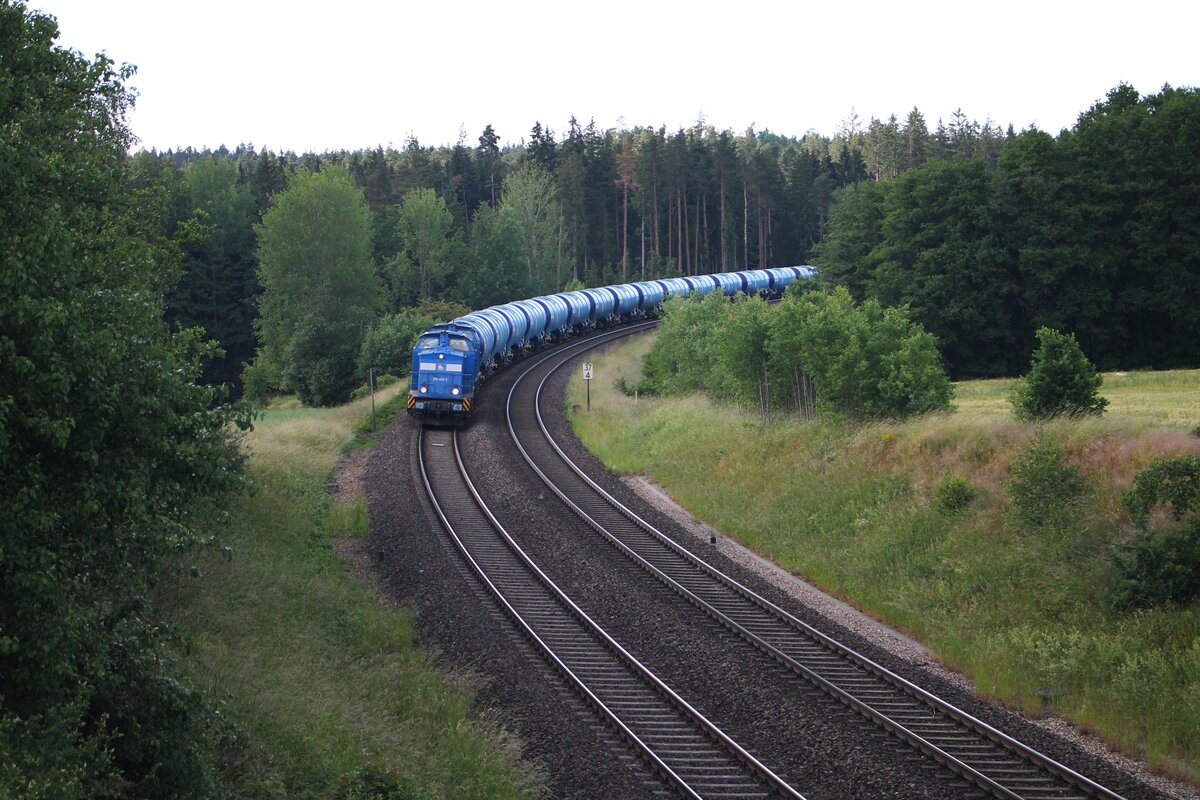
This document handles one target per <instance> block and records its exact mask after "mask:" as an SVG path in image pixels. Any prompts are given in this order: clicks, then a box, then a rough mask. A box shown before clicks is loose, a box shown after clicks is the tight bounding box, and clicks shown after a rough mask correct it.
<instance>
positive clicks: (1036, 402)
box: [1011, 328, 1108, 420]
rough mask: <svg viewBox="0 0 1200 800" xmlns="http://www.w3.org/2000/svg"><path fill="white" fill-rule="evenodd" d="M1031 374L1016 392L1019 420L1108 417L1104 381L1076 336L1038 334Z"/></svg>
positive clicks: (1014, 401) (1015, 409) (1013, 399)
mask: <svg viewBox="0 0 1200 800" xmlns="http://www.w3.org/2000/svg"><path fill="white" fill-rule="evenodd" d="M1037 338H1038V347H1037V349H1036V350H1034V352H1033V361H1032V363H1031V364H1030V367H1029V374H1028V375H1026V376H1025V377H1024V378H1023V379H1022V380H1020V381H1018V382H1017V384H1016V386H1015V387H1014V388H1013V392H1012V397H1011V402H1012V406H1013V412H1014V413H1015V414H1016V416H1017V418H1018V419H1026V420H1029V419H1050V418H1053V417H1057V416H1067V417H1080V416H1088V415H1099V414H1103V413H1104V409H1105V408H1106V407H1107V406H1108V400H1106V399H1105V398H1103V397H1101V396H1100V394H1099V392H1100V385H1101V384H1102V383H1103V382H1104V377H1103V376H1102V375H1100V374H1099V373H1098V372H1096V368H1095V367H1094V366H1093V365H1092V362H1090V361H1088V359H1087V356H1085V355H1084V354H1083V350H1081V349H1080V347H1079V343H1078V342H1076V341H1075V335H1074V334H1070V335H1064V334H1061V333H1059V332H1058V331H1052V330H1050V329H1049V328H1040V329H1039V330H1038V332H1037Z"/></svg>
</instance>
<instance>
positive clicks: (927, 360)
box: [767, 287, 952, 418]
mask: <svg viewBox="0 0 1200 800" xmlns="http://www.w3.org/2000/svg"><path fill="white" fill-rule="evenodd" d="M767 348H768V350H769V352H770V365H771V370H772V372H773V373H774V374H775V375H776V379H775V380H776V383H778V384H780V385H788V384H789V383H790V382H791V380H792V379H793V377H794V376H796V375H799V374H800V373H801V372H804V373H807V374H808V375H809V376H810V377H811V379H812V382H813V384H814V385H815V388H816V393H817V398H818V401H819V403H820V405H821V406H823V407H824V408H826V409H830V410H833V411H837V412H840V413H844V414H848V415H850V416H852V417H858V418H889V417H905V416H909V415H913V414H924V413H927V412H930V411H947V410H949V408H950V398H951V395H952V388H951V386H950V379H949V378H948V377H947V376H946V371H945V369H944V368H943V367H942V363H941V356H940V355H939V354H938V349H937V341H936V339H935V338H934V337H933V335H932V334H930V333H928V332H926V331H925V330H924V329H923V328H922V327H921V326H920V325H919V324H918V323H916V322H913V321H912V320H910V319H909V318H908V312H907V311H906V310H904V309H900V308H884V307H883V306H881V305H880V304H879V303H878V302H876V301H874V300H867V301H866V302H864V303H863V304H862V305H860V306H859V305H855V303H854V300H853V298H851V297H850V294H849V292H847V291H846V289H845V288H842V287H839V288H838V289H836V290H834V291H833V292H830V293H828V294H826V293H821V292H804V291H801V290H800V289H797V290H796V291H793V290H791V289H790V288H789V290H788V294H787V295H786V296H785V297H784V300H783V302H782V303H780V304H779V305H778V306H776V307H775V308H774V309H772V318H771V322H770V333H769V337H768V341H767Z"/></svg>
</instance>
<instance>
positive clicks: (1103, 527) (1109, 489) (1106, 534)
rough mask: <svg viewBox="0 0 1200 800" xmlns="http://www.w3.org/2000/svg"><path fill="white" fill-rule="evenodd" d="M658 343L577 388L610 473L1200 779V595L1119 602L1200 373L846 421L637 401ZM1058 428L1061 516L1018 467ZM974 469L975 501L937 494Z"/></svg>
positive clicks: (979, 397) (1198, 410)
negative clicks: (1158, 470)
mask: <svg viewBox="0 0 1200 800" xmlns="http://www.w3.org/2000/svg"><path fill="white" fill-rule="evenodd" d="M650 341H651V339H650V337H641V338H639V339H638V340H636V341H633V342H631V343H629V344H626V345H622V346H620V347H618V348H615V349H613V350H610V351H608V352H606V353H604V354H601V355H598V356H597V357H595V358H593V359H592V361H593V362H594V365H595V376H596V377H595V379H594V380H593V381H592V386H591V411H590V412H586V411H584V410H582V405H583V391H584V390H583V386H582V380H580V378H579V376H578V375H576V376H575V378H573V379H572V383H571V386H570V388H569V394H568V398H567V401H566V403H567V408H568V409H569V410H570V411H571V414H572V418H573V422H574V425H575V429H576V432H577V433H578V434H579V436H580V437H581V438H582V440H583V441H584V443H585V444H586V445H587V446H588V447H589V448H590V449H591V450H592V451H593V452H594V453H596V454H597V455H598V456H599V457H600V458H601V459H602V460H603V461H604V462H605V463H606V464H607V465H608V466H609V467H610V468H611V469H612V470H613V471H615V472H617V473H619V474H644V475H647V476H649V477H650V478H652V479H653V480H654V481H656V482H658V483H659V484H661V485H662V486H663V487H664V489H665V490H666V491H667V492H668V493H669V494H670V495H671V496H672V497H673V498H674V499H675V500H676V501H677V502H678V503H680V504H681V505H682V506H684V507H685V508H687V509H688V510H689V512H690V513H692V514H693V515H694V516H695V517H696V518H697V519H700V520H703V521H704V522H707V523H709V524H710V525H713V526H714V527H716V528H717V529H719V530H720V531H721V532H722V533H723V534H725V535H727V536H730V537H732V538H735V539H737V540H738V541H740V542H742V543H743V544H745V545H747V546H748V547H750V548H752V549H754V550H756V551H758V552H759V553H761V554H763V555H765V556H767V557H769V558H771V559H773V560H774V561H775V562H777V563H778V564H780V565H781V566H783V567H785V568H786V569H788V570H790V571H792V572H794V573H795V574H797V575H801V576H803V577H805V578H806V579H808V580H810V581H812V582H814V583H816V584H818V585H819V586H821V587H823V588H824V589H825V590H826V591H828V592H830V593H832V594H834V595H836V596H839V597H841V598H843V599H846V600H848V601H850V602H851V603H853V604H854V605H856V606H857V607H859V608H861V609H863V610H864V611H866V612H867V613H869V614H871V615H872V616H874V617H876V618H878V619H881V620H884V621H886V622H888V623H889V624H891V625H893V626H895V627H897V628H899V629H901V630H903V631H905V632H907V633H908V634H910V635H912V636H913V637H915V638H917V639H919V640H920V641H922V642H924V643H925V645H926V646H927V647H928V648H929V650H930V652H931V653H932V654H933V656H934V657H935V658H937V659H938V660H939V661H941V662H942V663H944V664H946V665H947V666H949V667H951V668H953V669H955V670H958V671H960V672H961V673H963V674H964V675H966V676H967V677H968V678H969V679H970V680H971V681H972V682H973V683H974V685H975V687H976V690H977V691H978V692H979V694H981V695H982V696H984V697H987V698H992V699H995V700H999V701H1002V702H1004V703H1007V704H1009V705H1011V706H1013V707H1015V708H1018V709H1020V710H1022V711H1024V712H1026V713H1028V714H1031V715H1043V714H1057V715H1060V716H1062V717H1064V718H1066V719H1068V720H1071V721H1072V722H1073V723H1075V724H1076V725H1077V726H1079V727H1080V728H1083V729H1089V730H1093V731H1095V732H1097V733H1098V734H1099V735H1101V736H1102V737H1103V738H1105V739H1106V740H1107V741H1109V742H1111V743H1112V744H1114V745H1115V746H1117V747H1119V748H1121V749H1123V750H1125V751H1126V752H1129V753H1132V754H1140V755H1144V756H1145V757H1146V758H1147V759H1148V760H1149V762H1150V764H1151V765H1152V767H1154V768H1158V769H1161V770H1164V771H1166V772H1169V773H1171V774H1174V775H1176V776H1178V777H1183V778H1185V779H1189V780H1191V781H1193V782H1200V602H1193V603H1192V604H1190V605H1188V606H1185V607H1178V606H1170V607H1161V608H1154V609H1149V610H1141V611H1136V612H1132V613H1128V612H1127V613H1118V612H1115V611H1112V610H1111V609H1110V608H1109V607H1108V605H1107V603H1106V597H1108V596H1109V592H1110V589H1111V586H1112V583H1113V576H1114V565H1113V562H1112V558H1111V554H1112V552H1113V549H1114V547H1116V546H1117V544H1118V543H1119V542H1123V541H1126V540H1127V539H1128V538H1130V537H1131V536H1132V533H1133V526H1132V524H1131V522H1130V520H1129V518H1128V516H1127V514H1126V513H1125V511H1124V510H1123V508H1122V507H1121V498H1122V496H1123V495H1124V493H1125V492H1126V491H1127V490H1128V489H1129V488H1130V486H1131V485H1132V481H1133V477H1134V475H1136V474H1137V473H1138V472H1139V471H1141V470H1142V469H1144V468H1145V467H1146V466H1148V465H1149V463H1150V461H1151V459H1153V458H1156V457H1164V456H1174V455H1180V454H1185V453H1200V437H1198V436H1197V435H1196V433H1195V430H1196V429H1197V427H1198V425H1200V371H1174V372H1159V373H1141V372H1129V373H1110V374H1106V375H1105V376H1104V378H1105V380H1104V385H1103V387H1102V388H1101V394H1102V395H1103V396H1105V397H1107V398H1108V399H1109V401H1110V405H1109V410H1108V412H1107V413H1106V414H1105V415H1103V416H1102V417H1098V418H1088V419H1084V420H1057V421H1053V422H1050V423H1046V424H1044V425H1041V426H1038V425H1035V424H1030V423H1024V422H1019V421H1017V420H1016V419H1015V418H1014V417H1013V416H1012V413H1011V410H1010V406H1009V405H1008V402H1007V395H1008V391H1009V389H1010V387H1011V381H974V382H968V383H961V384H958V385H956V400H955V406H956V409H955V410H954V411H953V412H951V413H948V414H937V415H929V416H925V417H918V418H914V419H909V420H906V421H902V422H872V423H867V424H850V423H848V422H845V421H840V420H836V419H830V418H824V419H821V420H819V421H805V420H801V419H797V418H793V417H789V416H786V415H774V416H773V417H772V418H771V419H770V420H767V419H764V418H763V417H762V416H760V415H759V414H758V413H757V412H756V411H754V410H744V409H740V408H732V407H726V406H720V405H715V404H713V403H711V402H709V401H708V400H706V399H704V398H703V397H700V396H689V397H683V398H658V397H636V398H635V397H629V396H626V395H625V394H623V393H622V392H620V391H618V390H617V389H616V388H615V386H614V383H615V382H616V381H617V380H618V379H624V380H625V382H626V384H627V385H634V384H635V383H636V382H637V380H638V378H639V377H640V372H641V357H642V355H644V353H645V352H646V351H647V350H648V349H649V346H650ZM1039 429H1041V430H1043V435H1048V436H1050V437H1051V438H1052V439H1054V440H1055V441H1057V442H1060V443H1061V444H1062V445H1063V447H1064V448H1065V449H1066V453H1067V463H1068V464H1069V465H1070V466H1072V467H1075V468H1077V469H1078V472H1079V474H1080V476H1081V477H1082V479H1083V491H1082V493H1081V495H1080V496H1079V497H1077V498H1074V499H1072V500H1071V502H1069V503H1066V504H1064V507H1063V509H1062V510H1063V514H1062V515H1061V516H1060V517H1058V518H1057V519H1056V521H1055V523H1054V524H1052V525H1046V526H1043V527H1038V528H1031V527H1030V526H1028V525H1023V524H1020V522H1019V521H1018V520H1017V519H1015V515H1014V513H1013V507H1012V502H1011V497H1010V492H1009V488H1008V487H1009V484H1010V481H1011V480H1012V475H1011V472H1010V467H1011V466H1012V464H1013V460H1014V458H1019V457H1020V456H1021V454H1022V453H1024V452H1026V451H1027V450H1028V448H1029V447H1030V443H1031V441H1032V440H1033V438H1034V436H1035V434H1037V432H1038V431H1039ZM947 476H960V477H961V478H962V479H965V483H966V485H967V486H968V487H969V490H968V492H967V497H968V498H969V502H967V503H966V505H965V507H964V508H962V509H961V510H958V511H956V512H952V513H948V512H947V510H946V509H945V508H944V507H943V505H942V504H941V503H939V500H938V487H939V486H940V485H942V484H943V483H944V482H945V481H946V480H947Z"/></svg>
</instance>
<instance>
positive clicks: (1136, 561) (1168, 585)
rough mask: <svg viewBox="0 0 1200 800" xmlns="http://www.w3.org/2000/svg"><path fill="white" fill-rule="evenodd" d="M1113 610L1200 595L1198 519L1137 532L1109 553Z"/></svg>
mask: <svg viewBox="0 0 1200 800" xmlns="http://www.w3.org/2000/svg"><path fill="white" fill-rule="evenodd" d="M1112 559H1113V564H1114V565H1115V566H1116V579H1115V583H1114V585H1113V588H1112V591H1111V594H1110V595H1109V604H1110V605H1111V606H1112V608H1113V609H1114V610H1116V611H1128V610H1131V609H1135V608H1147V607H1150V606H1156V605H1162V604H1164V603H1187V602H1189V601H1191V600H1192V599H1193V598H1194V597H1196V596H1198V595H1200V520H1196V521H1194V522H1193V523H1192V525H1191V526H1190V527H1187V528H1178V529H1175V530H1169V531H1166V532H1165V533H1162V534H1160V535H1157V536H1155V535H1151V534H1149V533H1147V532H1145V531H1139V532H1138V534H1137V536H1135V537H1134V539H1133V540H1132V541H1130V542H1127V543H1124V544H1121V545H1118V546H1117V549H1116V550H1115V551H1114V552H1113V556H1112Z"/></svg>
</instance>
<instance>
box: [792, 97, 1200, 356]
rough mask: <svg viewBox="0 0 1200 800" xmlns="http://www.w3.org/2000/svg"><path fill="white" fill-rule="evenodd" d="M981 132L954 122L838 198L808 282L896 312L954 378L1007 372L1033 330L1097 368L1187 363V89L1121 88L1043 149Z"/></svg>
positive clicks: (1193, 267) (1194, 256)
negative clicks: (934, 153) (905, 314)
mask: <svg viewBox="0 0 1200 800" xmlns="http://www.w3.org/2000/svg"><path fill="white" fill-rule="evenodd" d="M987 130H988V126H984V127H983V128H980V127H978V126H975V125H973V124H970V123H969V122H967V121H965V120H962V119H958V118H956V119H953V120H952V121H951V125H950V126H949V127H948V128H946V129H945V130H944V131H942V133H941V134H936V133H935V135H934V139H935V140H936V141H938V142H939V144H938V147H937V148H935V149H938V150H941V153H940V155H938V157H936V158H934V159H933V160H928V161H926V162H925V163H924V164H923V165H921V166H914V167H912V168H910V169H909V170H908V171H906V172H902V173H900V174H899V175H898V176H897V177H895V178H894V179H888V178H887V176H886V174H881V176H880V177H881V178H883V180H881V181H880V182H879V185H878V186H875V187H872V188H869V189H868V188H867V187H864V186H863V185H861V184H860V185H856V186H854V187H853V188H850V189H846V190H844V192H843V194H842V195H841V197H840V200H839V204H838V205H835V208H834V210H833V211H832V213H831V217H830V228H829V231H828V234H827V236H826V238H825V239H824V241H823V242H822V243H821V244H820V246H819V247H818V248H817V251H816V254H815V257H814V263H815V264H816V265H817V266H818V267H819V268H820V269H821V272H822V274H823V275H825V276H827V278H828V280H829V281H830V282H831V284H835V283H842V284H844V285H846V286H848V287H849V288H850V289H851V291H852V292H854V294H855V296H856V297H859V298H875V299H878V300H880V302H883V303H885V304H888V305H901V304H907V305H909V307H910V308H911V310H912V313H913V317H914V319H916V320H917V321H919V322H920V323H921V324H922V325H924V326H925V327H926V329H928V330H929V331H930V332H932V333H934V334H935V335H937V336H938V338H939V340H940V341H941V342H942V347H943V354H944V355H945V357H946V360H947V365H948V366H949V369H950V371H951V373H952V374H954V375H956V376H966V377H972V376H997V375H1012V374H1016V373H1017V372H1019V371H1021V370H1022V369H1023V367H1024V366H1025V365H1024V364H1022V363H1021V361H1020V347H1018V346H1017V345H1018V344H1019V343H1020V342H1023V341H1028V340H1030V339H1032V337H1033V335H1034V332H1035V331H1036V330H1037V329H1038V328H1041V327H1051V328H1055V329H1058V330H1070V331H1074V332H1075V334H1076V335H1078V336H1079V339H1080V341H1081V342H1082V343H1083V345H1084V347H1085V348H1086V349H1087V351H1088V352H1089V353H1090V354H1091V355H1092V356H1093V358H1095V359H1096V361H1097V363H1099V364H1101V365H1103V366H1105V367H1106V368H1111V367H1125V368H1145V367H1149V366H1152V367H1156V368H1169V367H1177V366H1188V365H1195V363H1196V351H1195V348H1194V347H1191V342H1192V341H1194V339H1195V337H1196V335H1197V331H1200V312H1198V311H1197V309H1200V278H1198V277H1197V276H1198V275H1200V216H1198V214H1200V212H1198V211H1197V209H1198V208H1200V205H1198V204H1197V202H1196V201H1197V199H1200V163H1198V160H1197V159H1196V158H1195V156H1194V153H1195V152H1196V146H1197V144H1200V91H1198V90H1196V89H1172V88H1171V87H1169V86H1168V87H1164V88H1163V89H1162V91H1161V92H1160V93H1158V94H1154V95H1148V96H1145V97H1139V96H1138V93H1137V92H1136V91H1134V90H1133V89H1132V88H1131V87H1128V86H1119V87H1117V88H1116V89H1114V90H1113V91H1112V92H1110V93H1109V95H1108V97H1107V98H1106V99H1105V100H1104V101H1102V102H1100V103H1097V104H1096V105H1095V106H1094V107H1093V108H1092V109H1090V110H1088V111H1087V112H1085V113H1084V114H1082V115H1080V118H1079V122H1078V124H1077V125H1076V126H1075V128H1074V129H1073V130H1070V131H1064V132H1063V133H1062V134H1060V135H1059V136H1058V137H1057V138H1053V137H1051V136H1049V135H1048V134H1046V133H1043V132H1041V131H1038V130H1036V129H1030V130H1027V131H1024V132H1022V133H1021V134H1019V135H1010V134H1005V135H1004V136H1003V137H1002V138H999V137H997V136H996V134H995V132H992V133H987ZM1000 144H1003V147H1002V148H999V147H998V146H999V145H1000Z"/></svg>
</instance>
